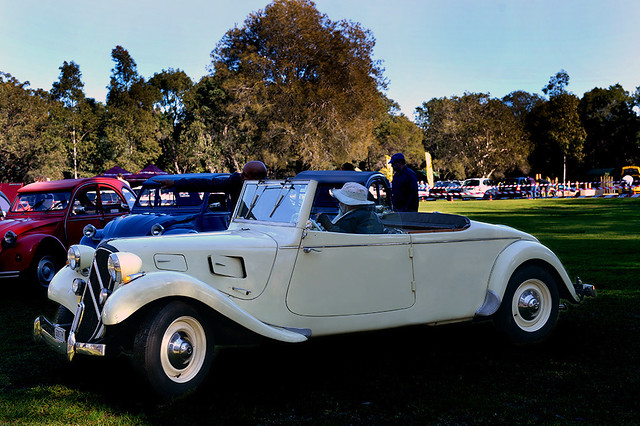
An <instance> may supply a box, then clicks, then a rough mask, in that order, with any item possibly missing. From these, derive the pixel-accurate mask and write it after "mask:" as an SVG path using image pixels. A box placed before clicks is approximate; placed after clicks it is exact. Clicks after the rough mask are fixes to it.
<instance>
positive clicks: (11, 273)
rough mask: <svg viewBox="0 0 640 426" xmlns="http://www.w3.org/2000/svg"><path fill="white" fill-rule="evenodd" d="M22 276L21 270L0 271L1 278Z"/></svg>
mask: <svg viewBox="0 0 640 426" xmlns="http://www.w3.org/2000/svg"><path fill="white" fill-rule="evenodd" d="M19 276H20V271H3V272H0V279H2V278H18V277H19Z"/></svg>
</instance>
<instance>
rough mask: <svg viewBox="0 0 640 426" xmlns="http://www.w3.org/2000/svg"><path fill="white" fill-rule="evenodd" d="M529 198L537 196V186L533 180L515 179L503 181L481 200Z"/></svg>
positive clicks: (525, 178)
mask: <svg viewBox="0 0 640 426" xmlns="http://www.w3.org/2000/svg"><path fill="white" fill-rule="evenodd" d="M529 196H531V197H536V196H538V186H537V185H536V181H535V179H533V178H528V177H516V178H508V179H505V180H504V181H503V182H501V183H500V184H498V186H497V187H494V188H492V189H490V190H487V191H486V192H485V194H484V196H483V198H484V199H489V198H493V199H496V198H527V197H529Z"/></svg>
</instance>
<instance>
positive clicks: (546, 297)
mask: <svg viewBox="0 0 640 426" xmlns="http://www.w3.org/2000/svg"><path fill="white" fill-rule="evenodd" d="M551 301H552V298H551V291H549V288H548V287H547V286H546V285H545V284H544V282H542V281H540V280H537V279H529V280H527V281H525V282H523V283H522V284H520V286H518V288H517V289H516V292H515V293H514V296H513V300H512V305H511V312H512V314H513V319H514V321H515V323H516V325H517V326H518V327H520V328H521V329H522V330H524V331H527V332H534V331H538V330H540V329H541V328H542V327H544V325H545V324H546V323H547V322H548V320H549V318H550V317H551V310H552V306H551Z"/></svg>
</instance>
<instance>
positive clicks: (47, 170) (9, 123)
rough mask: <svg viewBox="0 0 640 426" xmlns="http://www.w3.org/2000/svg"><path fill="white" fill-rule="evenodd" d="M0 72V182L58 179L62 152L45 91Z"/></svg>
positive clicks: (62, 159) (62, 158)
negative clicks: (42, 178) (34, 88)
mask: <svg viewBox="0 0 640 426" xmlns="http://www.w3.org/2000/svg"><path fill="white" fill-rule="evenodd" d="M28 86H29V82H24V83H21V82H20V81H18V80H17V79H16V78H15V77H12V76H11V75H10V74H7V73H2V72H0V180H3V181H9V182H32V181H34V180H35V179H36V177H38V176H40V175H45V176H47V177H49V178H53V179H56V178H62V172H61V170H62V169H63V164H64V155H61V153H63V152H64V151H63V150H62V149H61V141H60V138H59V137H58V134H59V133H60V132H59V129H58V128H56V124H55V123H54V122H53V121H52V120H51V113H52V106H51V102H50V96H49V93H48V92H45V91H43V90H32V89H29V87H28Z"/></svg>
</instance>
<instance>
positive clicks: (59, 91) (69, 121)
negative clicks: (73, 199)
mask: <svg viewBox="0 0 640 426" xmlns="http://www.w3.org/2000/svg"><path fill="white" fill-rule="evenodd" d="M83 87H84V83H83V82H82V73H81V72H80V67H79V66H78V65H77V64H76V63H75V62H73V61H71V62H67V61H65V62H64V63H63V64H62V66H60V76H59V78H58V81H56V82H54V83H53V86H52V88H51V91H50V93H51V98H52V99H53V101H54V102H58V103H59V106H60V108H58V109H57V111H58V112H59V113H58V114H55V115H53V116H52V118H53V119H58V120H59V121H60V122H61V125H62V128H63V129H64V130H65V136H64V138H63V139H64V140H65V141H66V144H65V145H66V146H67V147H68V148H67V151H68V152H69V157H70V160H69V163H70V167H71V169H72V170H73V176H74V177H75V178H77V177H78V171H79V169H81V171H82V172H87V174H92V173H91V172H92V171H93V170H91V161H90V158H88V157H87V156H86V155H83V154H87V153H89V152H91V151H93V148H94V147H95V141H94V140H92V139H95V136H96V132H97V127H98V117H99V116H98V113H97V111H98V109H97V108H96V104H95V101H93V100H91V101H87V99H86V98H85V95H84V91H83Z"/></svg>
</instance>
